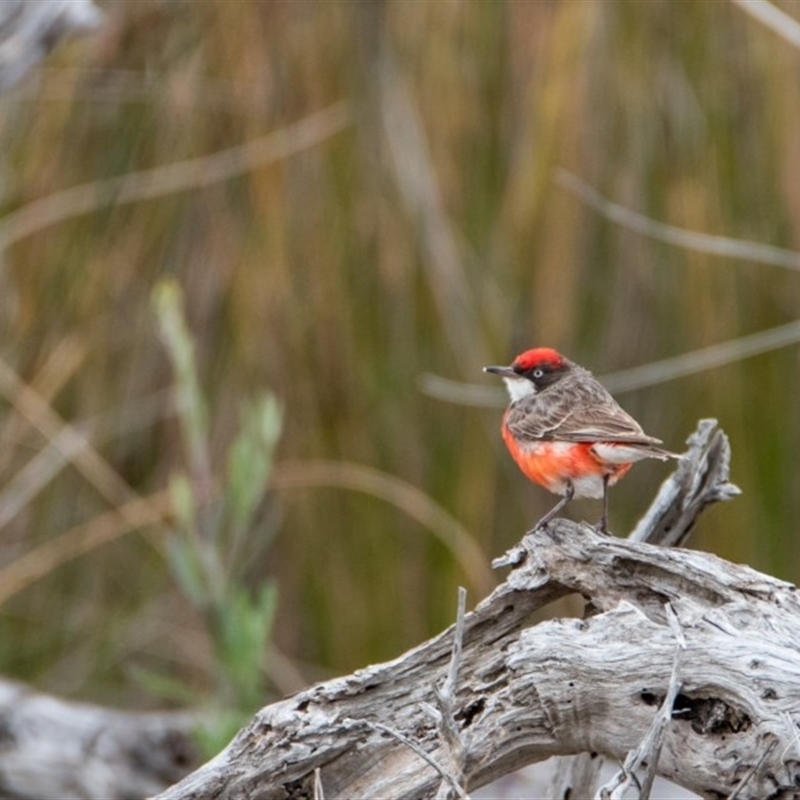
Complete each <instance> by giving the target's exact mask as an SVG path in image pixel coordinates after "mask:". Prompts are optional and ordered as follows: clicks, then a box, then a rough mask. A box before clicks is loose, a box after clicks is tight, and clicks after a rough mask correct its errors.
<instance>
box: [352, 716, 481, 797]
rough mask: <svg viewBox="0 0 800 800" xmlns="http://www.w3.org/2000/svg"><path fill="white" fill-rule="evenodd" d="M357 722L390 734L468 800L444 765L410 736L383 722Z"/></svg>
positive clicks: (458, 795) (457, 793) (458, 794)
mask: <svg viewBox="0 0 800 800" xmlns="http://www.w3.org/2000/svg"><path fill="white" fill-rule="evenodd" d="M355 722H356V724H363V725H366V726H367V727H368V728H372V729H373V730H376V731H380V732H381V733H388V734H389V736H393V737H394V738H395V739H397V741H398V742H402V743H403V744H404V745H405V746H406V747H408V748H409V749H410V750H413V751H414V752H415V753H416V754H417V755H418V756H419V757H420V758H421V759H422V760H423V761H424V762H425V763H426V764H428V766H430V767H433V769H435V770H436V771H437V772H438V773H439V775H440V776H441V778H442V780H443V781H447V783H449V784H450V786H451V787H452V788H453V790H454V791H455V792H456V796H457V797H460V798H464V800H468V798H467V795H466V793H465V792H464V790H463V789H462V788H461V786H460V784H459V783H458V781H456V780H455V779H454V778H453V776H452V775H451V774H450V773H449V772H448V771H447V770H446V769H444V767H442V765H441V764H439V762H438V761H437V760H436V759H435V758H433V756H431V755H430V754H429V753H426V752H425V750H423V749H422V748H421V747H420V746H419V745H418V744H417V743H416V742H415V741H414V740H413V739H409V738H408V736H404V735H403V734H402V733H400V731H397V730H395V729H394V728H390V727H389V726H388V725H384V724H383V723H382V722H361V723H358V722H357V721H355Z"/></svg>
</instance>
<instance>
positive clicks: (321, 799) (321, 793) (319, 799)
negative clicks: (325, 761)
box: [314, 767, 325, 800]
mask: <svg viewBox="0 0 800 800" xmlns="http://www.w3.org/2000/svg"><path fill="white" fill-rule="evenodd" d="M314 800H325V790H324V789H323V788H322V771H321V770H320V768H319V767H316V768H315V769H314Z"/></svg>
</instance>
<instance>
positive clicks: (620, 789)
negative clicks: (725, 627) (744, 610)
mask: <svg viewBox="0 0 800 800" xmlns="http://www.w3.org/2000/svg"><path fill="white" fill-rule="evenodd" d="M664 611H665V612H666V615H667V622H668V623H669V626H670V628H671V629H672V632H673V634H674V635H675V639H676V642H677V647H676V650H675V659H674V660H673V662H672V673H671V675H670V679H669V687H668V688H667V694H666V696H665V697H664V702H663V703H662V704H661V707H660V708H659V710H658V712H657V713H656V715H655V717H654V718H653V722H652V724H651V725H650V729H649V730H648V731H647V733H646V734H645V736H644V738H643V739H642V741H641V742H640V744H639V746H638V747H637V748H636V749H635V750H631V752H630V753H628V756H627V758H626V759H625V763H624V764H623V766H622V769H621V770H620V771H619V772H617V773H616V775H614V776H613V777H612V778H611V780H610V781H608V783H606V784H605V785H604V786H601V787H600V789H599V790H598V792H597V797H599V798H601V800H618V798H622V797H623V794H624V792H625V790H626V789H627V788H628V787H629V786H630V785H631V784H636V785H637V787H638V788H639V800H649V798H650V791H651V789H652V787H653V780H654V778H655V775H656V769H657V768H658V759H659V756H660V754H661V746H662V745H663V743H664V735H665V734H666V731H667V726H668V725H669V722H670V720H671V719H672V708H673V706H674V705H675V698H676V697H677V696H678V692H679V691H680V687H681V683H680V668H681V662H682V660H683V653H684V650H685V649H686V638H685V637H684V635H683V630H682V629H681V625H680V622H679V620H678V617H677V616H676V614H675V611H674V609H673V608H672V606H671V605H670V604H669V603H665V604H664ZM645 762H647V772H646V774H645V779H644V782H642V783H641V784H640V783H639V780H638V778H637V777H636V775H635V773H636V770H638V769H639V768H640V767H641V766H642V764H644V763H645Z"/></svg>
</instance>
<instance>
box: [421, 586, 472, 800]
mask: <svg viewBox="0 0 800 800" xmlns="http://www.w3.org/2000/svg"><path fill="white" fill-rule="evenodd" d="M466 609H467V590H466V589H465V588H464V587H463V586H459V587H458V611H457V612H456V624H455V627H454V629H453V648H452V651H451V654H450V665H449V667H448V669H447V677H446V678H445V681H444V684H443V685H442V688H441V689H438V688H437V687H434V690H433V692H434V696H435V697H436V703H437V705H438V711H435V712H434V713H433V714H431V716H432V717H433V718H434V719H435V720H436V722H437V725H438V728H439V736H440V738H441V740H442V742H443V744H444V749H445V752H446V753H447V756H448V761H449V770H448V771H449V773H450V775H451V778H452V780H451V781H447V783H445V782H444V781H443V782H442V784H441V785H440V786H439V791H438V792H437V794H436V797H437V800H448V798H450V797H452V796H453V795H452V790H451V787H452V786H453V784H456V785H458V786H459V787H461V790H460V793H457V796H458V797H466V796H467V795H466V791H465V790H464V788H463V786H462V784H463V782H464V765H465V762H466V752H467V750H468V747H467V745H466V743H465V742H464V741H463V740H462V736H461V733H460V732H459V730H458V723H457V722H456V716H455V699H456V691H457V688H458V671H459V669H460V668H461V654H462V648H463V642H464V615H465V613H466ZM423 706H424V707H426V710H427V711H428V713H429V714H430V712H431V711H432V710H433V709H431V707H430V706H428V704H427V703H425V704H423ZM448 784H450V786H448Z"/></svg>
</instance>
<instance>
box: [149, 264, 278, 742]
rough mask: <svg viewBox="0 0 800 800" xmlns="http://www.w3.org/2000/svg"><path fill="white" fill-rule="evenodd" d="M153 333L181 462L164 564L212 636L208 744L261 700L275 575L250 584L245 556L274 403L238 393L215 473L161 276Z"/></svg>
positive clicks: (178, 304)
mask: <svg viewBox="0 0 800 800" xmlns="http://www.w3.org/2000/svg"><path fill="white" fill-rule="evenodd" d="M153 305H154V308H155V313H156V317H157V319H158V322H159V327H160V334H161V339H162V341H163V343H164V346H165V348H166V351H167V353H168V355H169V358H170V361H171V363H172V366H173V369H174V373H175V394H176V399H177V403H178V419H179V422H180V426H181V434H182V440H183V449H184V455H185V459H186V467H185V468H184V469H179V470H177V471H176V472H175V473H174V474H173V475H172V478H171V481H170V490H171V494H172V500H173V506H174V512H175V517H174V518H175V527H174V531H173V533H172V536H171V537H170V540H169V545H168V550H167V552H168V558H169V564H170V568H171V570H172V573H173V575H174V576H175V579H176V580H177V582H178V585H179V586H180V588H181V590H182V591H183V593H184V594H185V596H186V597H187V598H188V600H189V601H190V602H191V603H192V605H193V606H194V607H195V608H197V610H198V611H199V612H200V613H201V614H202V615H203V617H204V619H205V622H206V626H207V630H208V634H209V636H210V638H211V642H212V646H213V653H214V667H215V681H216V686H215V700H216V705H217V707H218V713H217V714H216V715H215V721H214V723H213V725H210V726H208V727H207V728H205V729H204V730H202V731H201V732H200V733H199V738H200V741H201V744H202V746H203V747H204V749H206V750H207V751H208V752H210V753H213V752H216V751H217V750H219V748H220V747H221V746H222V745H223V744H224V743H225V742H226V741H227V740H228V738H229V737H230V735H231V734H232V733H233V732H235V730H236V729H237V728H238V727H239V726H240V725H241V723H242V721H243V717H244V716H245V715H247V714H249V713H252V712H253V710H254V709H255V708H257V707H258V706H260V705H261V704H262V703H263V698H264V680H263V669H262V664H263V659H264V656H265V652H266V650H267V646H268V642H269V637H270V630H271V626H272V620H273V617H274V614H275V607H276V603H277V585H276V583H275V581H274V580H271V579H270V580H262V582H261V583H260V584H259V585H257V586H255V587H253V586H250V585H248V584H247V583H246V581H245V580H244V572H245V566H246V564H245V560H244V556H245V555H247V560H248V561H250V560H252V554H253V553H254V552H256V553H258V552H263V550H264V548H265V547H266V545H267V544H268V543H269V542H268V540H269V529H267V528H266V527H265V526H263V525H261V526H259V525H258V524H256V523H257V517H258V513H259V509H260V507H261V504H262V499H263V495H264V491H265V488H266V486H267V483H268V481H269V477H270V473H271V471H272V466H273V457H274V451H275V445H276V444H277V442H278V439H279V437H280V433H281V426H282V408H281V405H280V402H279V401H278V400H277V399H276V398H275V396H274V395H272V394H269V393H265V394H263V395H261V396H259V397H255V398H249V399H246V400H245V401H243V403H242V405H241V409H240V426H239V431H238V434H237V435H236V437H235V438H234V440H233V442H232V443H231V444H230V446H229V448H228V450H227V465H226V469H225V470H224V472H223V473H222V477H221V478H220V479H219V480H218V481H215V478H214V469H213V463H212V461H213V460H212V457H211V450H210V446H209V414H208V408H207V403H206V400H205V397H204V396H203V392H202V390H201V388H200V381H199V379H198V376H197V367H196V363H195V356H194V343H193V341H192V337H191V334H190V332H189V330H188V328H187V326H186V322H185V320H184V315H183V307H182V295H181V290H180V287H179V286H178V284H177V282H175V281H174V280H164V281H161V282H160V283H159V284H158V285H157V286H156V289H155V291H154V293H153ZM151 678H152V679H151V680H148V683H149V685H150V686H151V687H153V688H154V689H155V690H156V691H160V692H161V693H165V692H166V693H169V694H170V695H172V696H176V694H181V695H182V697H183V699H185V691H183V690H181V689H180V687H177V692H176V687H174V686H171V685H169V683H168V682H165V680H164V679H163V678H161V677H158V676H151Z"/></svg>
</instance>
